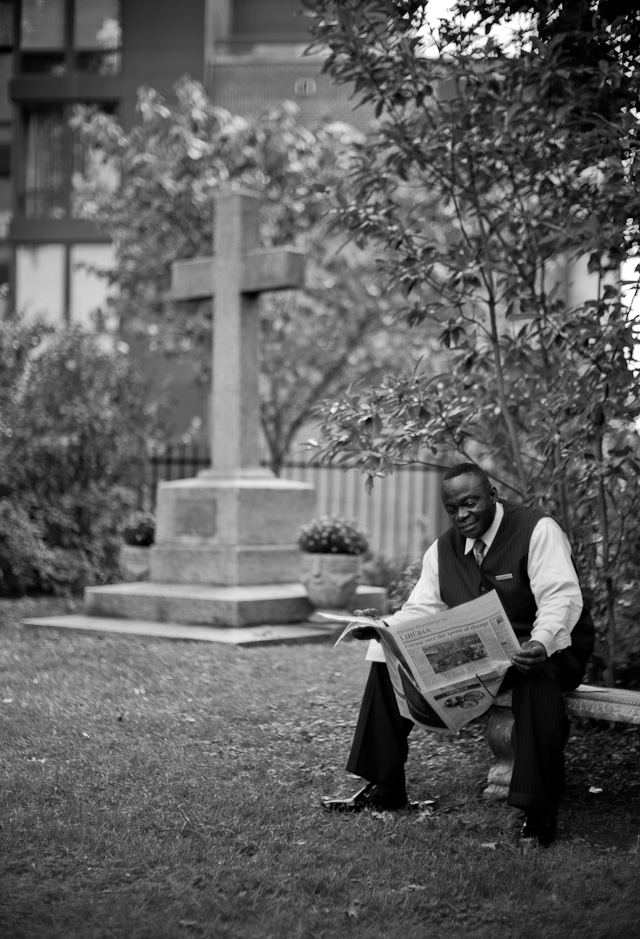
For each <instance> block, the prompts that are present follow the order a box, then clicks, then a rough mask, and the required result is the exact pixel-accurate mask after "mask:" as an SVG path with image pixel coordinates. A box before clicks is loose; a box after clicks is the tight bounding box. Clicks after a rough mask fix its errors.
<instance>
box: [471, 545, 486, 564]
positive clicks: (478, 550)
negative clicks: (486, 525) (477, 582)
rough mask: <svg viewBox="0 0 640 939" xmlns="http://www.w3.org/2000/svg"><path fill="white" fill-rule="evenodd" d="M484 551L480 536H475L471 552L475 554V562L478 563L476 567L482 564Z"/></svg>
mask: <svg viewBox="0 0 640 939" xmlns="http://www.w3.org/2000/svg"><path fill="white" fill-rule="evenodd" d="M484 551H485V543H484V541H483V540H482V538H476V540H475V541H474V542H473V553H474V555H475V558H476V564H477V565H478V567H480V566H481V564H482V559H483V557H484Z"/></svg>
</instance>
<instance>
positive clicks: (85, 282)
mask: <svg viewBox="0 0 640 939" xmlns="http://www.w3.org/2000/svg"><path fill="white" fill-rule="evenodd" d="M114 263H115V254H114V249H113V246H112V245H97V244H96V245H87V244H76V245H61V244H48V245H47V244H45V245H18V246H17V248H16V309H17V310H18V311H19V313H20V314H21V315H22V316H23V317H24V318H25V319H26V320H28V321H33V320H35V319H41V320H44V321H45V322H47V323H50V324H51V325H53V326H62V325H64V324H67V323H73V324H75V325H78V326H83V327H84V328H85V329H88V330H94V329H103V328H105V327H110V328H113V326H114V321H113V316H112V314H111V298H112V297H113V295H114V288H113V287H112V286H110V284H109V279H108V276H107V275H108V272H109V271H110V270H111V268H113V266H114ZM0 273H1V271H0Z"/></svg>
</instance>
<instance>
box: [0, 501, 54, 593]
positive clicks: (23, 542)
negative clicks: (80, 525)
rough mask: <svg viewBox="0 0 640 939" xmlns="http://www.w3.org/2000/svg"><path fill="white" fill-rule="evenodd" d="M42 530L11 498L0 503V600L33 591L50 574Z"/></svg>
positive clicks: (48, 554)
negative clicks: (0, 597) (0, 598)
mask: <svg viewBox="0 0 640 939" xmlns="http://www.w3.org/2000/svg"><path fill="white" fill-rule="evenodd" d="M52 560H53V558H52V555H51V552H50V551H49V550H48V549H47V546H46V545H45V543H44V541H43V538H42V529H41V527H40V526H39V525H38V523H37V522H36V521H34V520H33V519H32V518H31V517H30V515H29V513H28V511H27V510H26V509H25V508H24V507H23V506H21V505H20V504H19V503H18V502H17V500H16V499H14V498H5V499H0V596H3V597H18V596H22V595H23V594H25V593H28V592H29V591H30V590H33V589H34V588H35V587H36V586H37V585H38V584H39V582H40V580H41V579H42V578H43V577H46V576H47V575H48V573H49V571H50V570H51V565H52Z"/></svg>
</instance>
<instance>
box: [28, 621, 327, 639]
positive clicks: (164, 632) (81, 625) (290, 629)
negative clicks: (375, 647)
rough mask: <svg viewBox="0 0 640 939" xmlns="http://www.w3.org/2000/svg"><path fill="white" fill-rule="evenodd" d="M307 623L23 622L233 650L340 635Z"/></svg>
mask: <svg viewBox="0 0 640 939" xmlns="http://www.w3.org/2000/svg"><path fill="white" fill-rule="evenodd" d="M325 622H326V623H327V625H326V626H325V625H323V624H322V623H317V622H314V621H313V620H308V621H306V622H304V623H285V624H276V625H262V626H243V627H240V628H233V627H224V626H221V627H216V626H189V625H185V624H180V623H154V622H152V621H150V620H130V619H120V618H111V617H106V616H87V615H86V614H82V613H70V614H69V615H66V616H65V615H61V616H40V617H31V618H30V619H26V620H24V621H23V624H22V625H23V628H25V629H28V630H39V629H53V630H57V631H58V632H60V633H61V634H67V635H71V634H75V635H102V636H107V635H110V636H143V637H145V638H148V639H180V640H190V641H195V642H212V643H220V644H222V645H233V646H266V645H279V644H288V643H311V642H331V641H335V639H336V638H337V637H338V635H339V634H340V630H339V629H336V628H335V627H336V626H337V625H340V624H334V625H333V626H332V624H331V623H329V622H328V621H325Z"/></svg>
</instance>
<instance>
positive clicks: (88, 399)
mask: <svg viewBox="0 0 640 939" xmlns="http://www.w3.org/2000/svg"><path fill="white" fill-rule="evenodd" d="M0 405H1V407H0V414H1V417H0V438H1V447H0V505H1V507H2V508H1V512H2V518H3V520H4V525H3V533H2V538H1V539H0V555H1V558H0V570H1V571H2V577H1V579H0V591H1V592H3V593H20V592H24V591H26V590H34V589H44V590H52V591H54V592H63V591H65V590H67V589H70V590H77V589H79V588H81V587H82V586H83V585H84V584H85V583H88V582H96V581H106V580H109V579H110V578H111V577H113V576H114V574H115V573H116V570H117V554H118V550H119V545H120V534H119V530H118V529H119V526H120V524H121V522H122V518H123V516H124V514H125V513H126V512H127V511H128V510H130V509H131V508H133V505H134V504H135V500H136V489H137V488H138V486H139V483H140V479H141V474H142V473H143V472H144V464H145V462H146V459H147V455H148V453H149V449H150V448H151V447H152V446H153V442H154V439H157V434H158V429H159V421H160V416H161V405H160V404H159V402H158V401H157V400H154V401H149V400H148V392H147V389H146V385H145V383H144V381H143V379H142V377H141V375H140V374H139V372H138V371H137V369H136V368H135V366H134V365H133V364H132V362H131V361H130V358H129V356H128V355H127V354H125V353H124V352H122V351H120V352H119V351H117V350H108V349H105V348H101V347H100V345H99V343H98V340H97V339H96V338H95V337H92V336H89V335H87V334H85V333H83V332H82V331H80V330H79V329H75V328H74V329H68V330H64V331H61V332H56V333H55V334H52V333H50V332H48V331H47V330H46V329H43V328H42V327H41V326H38V325H21V324H20V323H14V322H9V321H6V322H2V323H0Z"/></svg>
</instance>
